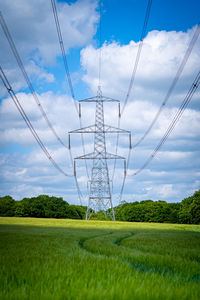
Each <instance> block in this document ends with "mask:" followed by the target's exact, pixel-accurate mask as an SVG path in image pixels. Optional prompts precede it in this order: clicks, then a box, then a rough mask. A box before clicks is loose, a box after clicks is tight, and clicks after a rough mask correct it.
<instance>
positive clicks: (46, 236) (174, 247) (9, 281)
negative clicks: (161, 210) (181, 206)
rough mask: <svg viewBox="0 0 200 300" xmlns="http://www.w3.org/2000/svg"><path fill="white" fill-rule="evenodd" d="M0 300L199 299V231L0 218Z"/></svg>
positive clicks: (164, 226) (184, 227) (167, 226)
mask: <svg viewBox="0 0 200 300" xmlns="http://www.w3.org/2000/svg"><path fill="white" fill-rule="evenodd" d="M0 224H1V225H0V278H1V280H0V299H3V300H4V299H20V300H22V299H77V300H79V299H84V300H85V299H91V300H94V299H95V300H96V299H106V300H107V299H108V300H110V299H113V300H114V299H152V300H154V299H159V300H160V299H199V298H200V254H199V253H200V226H198V225H177V224H176V225H172V224H153V223H150V224H147V223H125V222H102V221H81V220H79V221H76V220H56V219H31V218H0Z"/></svg>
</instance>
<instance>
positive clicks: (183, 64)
mask: <svg viewBox="0 0 200 300" xmlns="http://www.w3.org/2000/svg"><path fill="white" fill-rule="evenodd" d="M199 34H200V26H199V24H198V25H197V28H196V30H195V32H194V35H193V37H192V39H191V41H190V43H189V45H188V48H187V50H186V53H185V55H184V57H183V59H182V62H181V64H180V66H179V68H178V70H177V73H176V75H175V78H174V79H173V81H172V84H171V86H170V88H169V90H168V92H167V95H166V97H165V98H164V101H163V103H162V104H161V106H160V108H159V110H158V112H157V114H156V116H155V117H154V119H153V121H152V123H151V124H150V126H149V128H148V129H147V131H146V132H145V133H144V135H143V136H142V137H141V138H140V140H139V141H138V142H137V143H136V144H135V145H134V146H133V147H132V149H135V148H136V147H137V146H139V144H140V143H141V142H142V141H143V140H144V139H145V137H146V136H147V135H148V133H149V132H150V130H151V129H152V127H153V126H154V124H155V123H156V121H157V119H158V117H159V115H160V113H161V111H162V109H163V108H164V106H165V105H166V103H167V101H168V100H169V97H170V95H171V93H172V92H173V89H174V88H175V85H176V83H177V81H178V79H179V77H180V75H181V73H182V71H183V69H184V67H185V64H186V63H187V61H188V59H189V56H190V54H191V52H192V49H193V47H194V45H195V43H196V41H197V39H198V36H199ZM160 147H161V146H160ZM132 149H131V150H132ZM154 156H155V153H152V156H150V157H149V158H148V160H147V161H146V162H145V163H144V165H143V166H142V167H141V169H139V170H138V171H137V172H136V173H134V175H132V176H135V175H137V174H138V173H140V172H141V171H142V170H143V169H144V168H145V167H146V166H147V165H148V164H149V163H150V161H151V160H152V159H153V158H154ZM129 160H130V151H129ZM127 169H128V164H127ZM125 180H126V176H124V178H123V183H122V187H121V192H120V197H119V198H120V200H121V198H122V194H123V190H124V185H125Z"/></svg>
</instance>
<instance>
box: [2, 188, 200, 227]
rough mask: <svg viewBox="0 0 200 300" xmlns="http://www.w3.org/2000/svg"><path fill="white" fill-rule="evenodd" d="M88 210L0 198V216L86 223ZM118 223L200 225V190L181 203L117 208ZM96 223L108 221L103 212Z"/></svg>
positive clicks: (58, 202) (41, 199)
mask: <svg viewBox="0 0 200 300" xmlns="http://www.w3.org/2000/svg"><path fill="white" fill-rule="evenodd" d="M86 209H87V207H86V206H80V205H69V203H67V202H66V201H64V200H63V198H59V197H49V196H47V195H40V196H38V197H33V198H24V199H22V200H20V201H15V200H14V199H13V198H12V197H10V196H4V197H0V216H3V217H5V216H9V217H10V216H16V217H37V218H69V219H85V215H86ZM114 210H115V217H116V220H119V221H128V222H158V223H183V224H200V190H199V191H197V192H195V193H194V195H193V196H191V197H188V198H185V199H183V200H182V202H180V203H167V202H165V201H163V200H162V201H161V200H159V201H152V200H144V201H141V202H138V201H135V202H131V203H126V202H125V201H123V202H122V203H121V204H120V205H118V206H116V207H115V208H114ZM92 219H94V220H97V219H98V220H106V219H108V218H107V217H106V216H105V215H104V213H103V212H98V213H94V214H93V215H92Z"/></svg>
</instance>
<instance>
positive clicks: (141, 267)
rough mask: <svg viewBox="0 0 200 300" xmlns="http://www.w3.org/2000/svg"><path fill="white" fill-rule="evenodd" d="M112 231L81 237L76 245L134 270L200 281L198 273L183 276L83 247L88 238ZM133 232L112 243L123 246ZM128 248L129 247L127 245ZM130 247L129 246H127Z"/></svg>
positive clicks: (91, 238)
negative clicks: (123, 242) (116, 260)
mask: <svg viewBox="0 0 200 300" xmlns="http://www.w3.org/2000/svg"><path fill="white" fill-rule="evenodd" d="M113 233H114V231H111V232H108V233H106V234H99V235H96V236H93V237H90V238H82V239H80V240H79V242H78V245H79V247H80V248H81V249H83V250H85V251H87V252H88V253H90V254H93V255H100V256H105V257H108V258H109V257H113V258H116V259H118V260H120V261H121V262H124V263H126V264H128V265H129V266H131V267H132V269H134V270H138V271H140V272H142V273H150V274H151V273H157V274H159V275H161V276H170V277H176V276H178V277H179V278H181V279H182V280H184V281H186V282H188V281H189V282H191V281H192V282H199V281H200V274H194V275H190V276H184V275H182V274H180V273H179V272H174V271H173V270H170V269H163V268H161V267H159V266H157V265H155V266H148V265H145V264H139V263H136V262H134V261H131V260H130V259H123V258H120V256H115V255H109V254H106V253H97V252H95V251H93V250H91V249H89V248H88V247H85V246H84V244H85V242H87V241H89V240H93V239H96V238H100V237H103V236H108V235H111V234H113ZM134 234H135V233H130V234H129V235H126V236H124V237H121V238H117V239H116V240H115V241H114V242H113V244H114V245H116V246H118V247H125V246H122V245H121V242H122V241H123V240H125V239H127V238H130V237H131V236H133V235H134ZM127 248H129V247H127ZM129 249H130V248H129Z"/></svg>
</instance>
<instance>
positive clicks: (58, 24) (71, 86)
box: [51, 0, 89, 178]
mask: <svg viewBox="0 0 200 300" xmlns="http://www.w3.org/2000/svg"><path fill="white" fill-rule="evenodd" d="M51 5H52V10H53V15H54V20H55V24H56V30H57V34H58V41H59V44H60V49H61V53H62V58H63V63H64V68H65V72H66V75H67V80H68V84H69V88H70V92H71V96H72V99H73V103H74V106H75V109H76V112H77V114H78V117H79V123H80V127H82V120H81V113H80V111H79V109H78V107H77V101H76V99H75V94H74V89H73V85H72V80H71V76H70V72H69V67H68V62H67V56H66V51H65V47H64V43H63V38H62V32H61V28H60V22H59V18H58V13H57V8H56V3H55V0H51ZM81 142H82V148H83V154H84V155H85V143H84V138H83V135H82V134H81ZM85 168H86V173H87V177H88V178H89V172H88V167H87V162H86V160H85Z"/></svg>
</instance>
